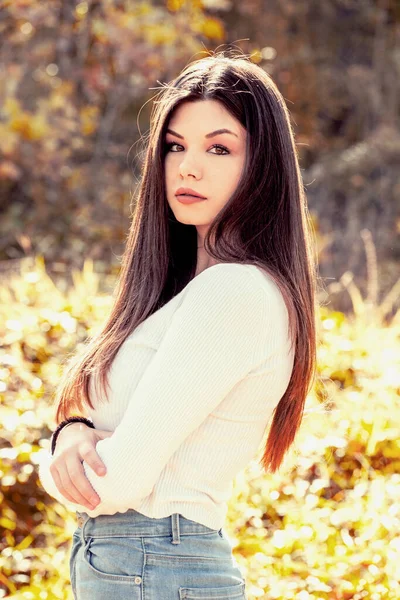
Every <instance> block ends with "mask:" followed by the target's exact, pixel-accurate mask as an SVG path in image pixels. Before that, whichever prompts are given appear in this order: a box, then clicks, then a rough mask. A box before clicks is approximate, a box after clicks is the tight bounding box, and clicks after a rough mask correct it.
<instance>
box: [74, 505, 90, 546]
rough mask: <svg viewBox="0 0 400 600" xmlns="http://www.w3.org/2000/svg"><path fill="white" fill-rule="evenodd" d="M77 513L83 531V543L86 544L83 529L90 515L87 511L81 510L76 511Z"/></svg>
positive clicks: (81, 532)
mask: <svg viewBox="0 0 400 600" xmlns="http://www.w3.org/2000/svg"><path fill="white" fill-rule="evenodd" d="M76 514H77V516H78V525H79V527H80V528H81V531H80V537H81V541H82V544H84V543H85V537H84V535H83V530H84V528H85V525H86V523H87V522H88V520H89V517H88V515H87V514H86V513H81V512H78V511H76Z"/></svg>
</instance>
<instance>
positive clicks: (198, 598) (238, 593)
mask: <svg viewBox="0 0 400 600" xmlns="http://www.w3.org/2000/svg"><path fill="white" fill-rule="evenodd" d="M245 588H246V583H245V582H241V583H236V584H235V585H228V586H225V587H207V588H206V587H200V588H193V587H190V588H189V587H184V588H182V587H181V588H179V599H180V600H186V599H187V600H238V599H240V598H241V599H242V600H246V591H245Z"/></svg>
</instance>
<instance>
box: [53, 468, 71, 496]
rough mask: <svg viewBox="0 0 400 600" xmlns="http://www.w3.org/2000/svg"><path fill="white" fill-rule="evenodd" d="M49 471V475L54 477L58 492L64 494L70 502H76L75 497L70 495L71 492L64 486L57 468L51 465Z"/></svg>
mask: <svg viewBox="0 0 400 600" xmlns="http://www.w3.org/2000/svg"><path fill="white" fill-rule="evenodd" d="M50 472H51V475H52V477H53V479H54V483H55V484H56V487H57V489H58V491H59V492H60V494H62V495H63V496H64V498H66V499H67V500H69V501H70V502H76V500H75V498H73V497H72V496H71V494H70V493H69V492H68V489H67V488H65V487H64V485H63V482H62V479H61V477H60V474H59V472H58V469H57V468H55V467H54V466H52V467H51V468H50Z"/></svg>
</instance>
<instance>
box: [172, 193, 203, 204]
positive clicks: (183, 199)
mask: <svg viewBox="0 0 400 600" xmlns="http://www.w3.org/2000/svg"><path fill="white" fill-rule="evenodd" d="M177 199H178V202H181V203H182V204H194V202H204V200H205V198H199V197H198V196H185V195H183V194H181V195H180V196H177Z"/></svg>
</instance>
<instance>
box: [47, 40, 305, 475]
mask: <svg viewBox="0 0 400 600" xmlns="http://www.w3.org/2000/svg"><path fill="white" fill-rule="evenodd" d="M207 99H212V100H217V101H219V102H220V103H221V104H222V105H223V106H224V107H225V108H226V109H227V110H228V111H229V112H230V113H231V114H232V115H233V116H234V117H235V118H236V119H237V120H238V121H239V122H240V123H241V124H242V125H243V127H244V128H245V129H246V131H247V148H246V165H245V167H244V169H243V175H242V179H241V180H240V182H239V184H238V186H237V189H236V191H235V193H234V194H233V195H232V197H231V198H230V199H229V201H228V202H227V203H226V205H225V206H224V207H223V209H222V210H221V211H220V212H219V213H218V215H217V216H216V217H215V219H214V220H213V222H212V223H211V225H210V227H209V230H208V232H207V235H206V238H205V242H204V247H205V249H206V250H207V252H208V254H209V255H210V256H212V257H213V258H214V259H216V260H217V261H218V262H237V263H246V264H255V265H258V266H259V267H260V268H262V269H264V270H265V271H266V272H267V273H269V274H270V275H271V276H272V277H273V278H274V280H275V281H276V283H277V284H278V286H279V288H280V290H281V292H282V294H283V297H284V301H285V303H286V306H287V309H288V313H289V325H290V336H291V340H292V343H293V344H294V345H295V346H294V347H295V359H294V366H293V372H292V375H291V379H290V382H289V385H288V388H287V390H286V392H285V394H284V395H283V397H282V398H281V400H280V402H279V404H278V405H277V407H276V409H275V412H274V415H273V419H272V424H271V427H270V430H269V435H268V438H267V441H266V446H265V452H264V454H263V456H262V459H261V464H262V466H263V467H264V469H265V470H270V471H272V472H274V471H276V470H277V469H278V467H279V466H280V464H281V462H282V460H283V458H284V455H285V453H286V451H287V450H288V449H289V447H290V446H291V444H292V442H293V441H294V438H295V435H296V432H297V430H298V428H299V426H300V423H301V420H302V416H303V412H304V404H305V400H306V396H307V395H308V393H309V391H310V389H311V386H312V385H313V383H314V380H315V370H316V347H317V342H316V338H317V334H316V323H315V314H316V307H317V300H316V292H317V290H316V283H317V275H316V265H317V260H316V255H315V247H316V244H315V243H314V242H315V240H314V231H313V228H312V222H311V218H310V216H309V213H308V208H307V203H306V196H305V192H304V188H303V184H302V179H301V174H300V168H299V164H298V157H297V150H296V146H295V141H294V133H293V130H292V126H291V122H290V114H289V112H288V109H287V107H286V104H285V102H284V100H283V97H282V95H281V93H280V92H279V90H278V89H277V87H276V85H275V83H274V82H273V81H272V79H271V77H270V76H269V75H268V73H266V72H265V71H264V70H263V69H262V68H261V67H259V66H257V65H256V64H254V63H252V62H251V60H250V59H249V58H248V57H246V56H240V55H239V56H226V55H225V54H224V52H223V51H222V52H219V53H214V54H210V55H207V56H206V57H204V58H201V59H200V60H196V61H194V62H192V63H190V64H189V65H187V66H186V67H185V68H184V69H183V71H182V72H181V73H180V74H179V75H178V76H177V77H176V78H175V79H174V80H173V81H171V82H170V83H169V84H166V85H162V86H161V90H160V91H159V92H158V93H157V94H156V96H155V99H154V103H153V107H152V113H151V118H150V132H149V137H148V144H147V150H146V154H145V158H144V161H143V164H142V172H141V182H140V186H139V191H138V194H137V198H136V204H135V209H134V213H133V216H132V223H131V227H130V231H129V236H128V239H127V243H126V248H125V251H124V254H123V256H122V261H121V263H122V264H121V270H120V274H119V277H118V280H117V284H116V287H115V290H114V297H115V298H114V304H113V307H112V309H111V313H110V315H109V317H108V319H107V321H106V322H105V324H104V326H103V327H102V329H101V331H100V333H99V334H98V335H96V336H94V337H92V339H90V340H87V341H86V342H85V344H84V348H83V352H80V353H79V355H77V356H74V357H73V360H71V361H69V363H68V365H67V366H66V368H65V369H64V374H63V377H62V380H61V382H60V384H59V385H58V388H57V390H56V403H57V404H58V407H57V414H56V419H57V422H60V421H61V420H63V419H65V418H66V417H68V416H70V415H71V414H72V413H73V412H74V414H76V412H77V411H83V407H84V404H85V403H87V404H88V405H89V406H90V407H91V408H92V409H94V406H93V404H92V402H91V400H90V397H89V382H90V377H91V374H93V373H94V371H96V372H97V374H98V375H99V377H100V381H101V386H102V389H103V391H104V395H105V397H106V398H107V391H106V387H107V386H109V383H108V378H107V372H108V370H109V369H110V366H111V364H112V362H113V359H114V357H115V355H116V353H117V351H118V349H119V348H120V346H121V344H122V343H123V342H124V340H125V339H126V338H127V336H128V335H130V334H131V333H132V331H133V330H134V329H135V328H136V327H137V326H138V325H139V324H140V323H141V322H142V321H144V320H145V319H146V318H147V317H148V316H149V315H151V314H152V313H153V312H155V311H156V310H158V309H159V308H160V307H161V306H163V305H164V304H165V303H166V302H168V301H169V300H171V298H172V297H173V296H175V295H176V294H177V293H179V292H180V291H181V290H182V289H183V288H184V287H185V286H186V285H187V283H188V282H189V281H190V280H191V279H192V278H193V277H194V275H195V271H196V262H197V230H196V227H195V225H191V224H190V225H187V224H183V223H180V222H179V221H177V219H176V218H175V216H174V214H173V212H172V211H171V209H170V206H169V205H168V203H167V200H166V191H165V179H164V158H165V153H166V150H165V146H166V144H165V134H166V129H167V127H168V123H169V120H170V118H171V115H172V112H173V110H174V109H176V108H177V107H178V106H179V105H180V104H181V103H182V102H192V101H198V100H207ZM73 409H75V411H73Z"/></svg>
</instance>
